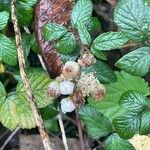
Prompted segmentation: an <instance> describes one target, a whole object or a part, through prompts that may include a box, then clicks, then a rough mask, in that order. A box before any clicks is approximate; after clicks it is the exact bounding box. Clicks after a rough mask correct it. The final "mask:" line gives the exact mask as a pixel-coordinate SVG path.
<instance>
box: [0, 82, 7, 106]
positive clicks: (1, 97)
mask: <svg viewBox="0 0 150 150" xmlns="http://www.w3.org/2000/svg"><path fill="white" fill-rule="evenodd" d="M5 98H6V91H5V87H4V86H3V84H2V83H1V82H0V106H1V105H2V103H3V102H4V101H5Z"/></svg>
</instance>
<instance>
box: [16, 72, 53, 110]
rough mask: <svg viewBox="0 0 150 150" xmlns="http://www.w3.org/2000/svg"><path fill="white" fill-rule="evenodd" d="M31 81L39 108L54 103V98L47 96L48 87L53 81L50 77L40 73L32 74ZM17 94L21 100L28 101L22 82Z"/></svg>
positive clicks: (18, 86)
mask: <svg viewBox="0 0 150 150" xmlns="http://www.w3.org/2000/svg"><path fill="white" fill-rule="evenodd" d="M29 81H30V83H31V88H32V90H33V93H34V96H35V98H36V100H37V104H38V107H39V108H42V107H45V106H47V105H49V104H50V103H52V100H53V98H52V97H48V95H47V88H48V85H49V84H50V82H51V81H52V80H51V79H50V78H49V76H48V75H45V74H43V73H40V72H39V73H36V72H35V73H30V75H29ZM17 93H18V95H19V98H20V99H27V97H26V93H25V89H24V86H23V83H22V81H21V82H19V84H18V85H17Z"/></svg>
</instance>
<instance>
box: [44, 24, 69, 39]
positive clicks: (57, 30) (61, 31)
mask: <svg viewBox="0 0 150 150" xmlns="http://www.w3.org/2000/svg"><path fill="white" fill-rule="evenodd" d="M66 32H67V28H66V27H64V26H62V25H59V24H56V23H47V24H46V25H45V26H44V27H43V37H44V39H45V40H47V41H52V40H58V39H59V38H61V37H62V36H63V35H65V33H66Z"/></svg>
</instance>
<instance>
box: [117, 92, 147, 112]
mask: <svg viewBox="0 0 150 150" xmlns="http://www.w3.org/2000/svg"><path fill="white" fill-rule="evenodd" d="M146 101H147V98H146V97H145V96H143V95H141V94H140V93H138V92H136V91H127V92H125V93H123V95H122V96H121V98H120V100H119V104H120V106H122V107H123V108H125V109H127V110H129V111H134V112H141V111H142V110H143V109H144V107H145V106H146Z"/></svg>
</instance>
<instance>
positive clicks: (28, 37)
mask: <svg viewBox="0 0 150 150" xmlns="http://www.w3.org/2000/svg"><path fill="white" fill-rule="evenodd" d="M30 41H31V35H29V34H27V33H24V34H22V43H23V50H24V54H25V58H26V59H27V57H28V55H29V52H30V48H31V43H30Z"/></svg>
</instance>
